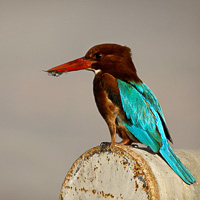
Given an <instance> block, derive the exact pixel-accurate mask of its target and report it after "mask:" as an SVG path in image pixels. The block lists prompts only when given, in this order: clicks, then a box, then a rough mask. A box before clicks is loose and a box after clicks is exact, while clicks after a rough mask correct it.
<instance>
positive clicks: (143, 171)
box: [60, 145, 200, 200]
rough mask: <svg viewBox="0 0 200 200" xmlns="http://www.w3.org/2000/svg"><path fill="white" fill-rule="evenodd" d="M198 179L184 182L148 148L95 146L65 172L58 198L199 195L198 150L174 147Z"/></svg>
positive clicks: (163, 199)
mask: <svg viewBox="0 0 200 200" xmlns="http://www.w3.org/2000/svg"><path fill="white" fill-rule="evenodd" d="M175 153H176V155H177V156H178V157H179V159H180V160H181V161H182V162H183V164H184V165H185V166H186V167H187V168H188V169H189V170H190V171H191V173H192V174H193V175H194V176H195V178H196V179H197V182H196V183H194V184H192V185H187V184H186V183H184V182H183V181H182V179H181V178H179V176H178V175H177V174H176V173H175V172H174V171H173V170H172V169H171V168H170V167H169V165H168V164H167V163H166V162H165V161H164V160H163V159H162V158H161V157H160V156H159V155H157V154H154V153H152V152H151V151H150V150H149V149H147V148H133V147H132V146H124V145H123V146H122V145H117V146H115V147H114V148H113V149H112V150H111V149H110V148H109V146H97V147H94V148H92V149H90V150H88V151H87V152H85V153H84V154H83V155H81V156H80V157H79V158H78V159H77V160H76V162H75V163H74V164H73V166H72V167H71V169H70V170H69V172H68V173H67V175H66V177H65V180H64V182H63V185H62V188H61V193H60V200H79V199H80V200H85V199H87V200H96V199H113V200H117V199H123V200H135V199H137V200H140V199H141V200H145V199H160V200H172V199H180V200H182V199H185V200H190V199H191V200H198V199H200V185H199V184H198V182H199V181H200V151H187V150H175Z"/></svg>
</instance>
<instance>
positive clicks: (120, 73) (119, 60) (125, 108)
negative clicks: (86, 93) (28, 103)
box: [47, 44, 196, 184]
mask: <svg viewBox="0 0 200 200" xmlns="http://www.w3.org/2000/svg"><path fill="white" fill-rule="evenodd" d="M81 69H86V70H91V71H94V72H95V78H94V82H93V91H94V96H95V101H96V104H97V107H98V110H99V112H100V113H101V115H102V117H103V118H104V119H105V121H106V123H107V125H108V128H109V131H110V135H111V148H112V147H113V146H114V145H115V136H116V133H117V134H118V135H119V137H120V138H122V142H121V144H131V143H132V142H136V143H138V142H139V143H143V144H145V145H146V146H149V147H150V148H151V149H152V150H153V152H155V153H160V154H161V155H162V157H163V158H164V159H165V161H166V162H167V163H168V164H169V165H170V166H171V168H172V169H173V170H174V171H175V172H176V173H177V174H178V175H179V176H180V177H181V178H182V179H183V181H185V182H186V183H187V184H191V183H194V182H195V181H196V179H195V178H194V176H193V175H192V174H191V173H190V172H189V170H188V169H187V168H186V167H185V166H184V165H183V164H182V163H181V161H180V160H179V159H178V158H177V156H176V155H175V154H174V152H173V150H172V148H171V147H170V145H169V143H168V140H169V141H170V142H172V138H171V136H170V133H169V130H168V128H167V125H166V121H165V118H164V115H163V112H162V110H161V107H160V105H159V102H158V100H157V98H156V97H155V95H154V94H153V92H152V91H151V90H150V89H149V87H148V86H147V85H146V84H145V83H143V82H142V80H141V79H140V78H139V77H138V75H137V72H136V68H135V66H134V64H133V61H132V58H131V51H130V49H129V48H128V47H126V46H121V45H118V44H100V45H96V46H94V47H92V48H91V49H90V50H89V51H88V52H87V53H86V55H85V56H84V57H82V58H79V59H76V60H74V61H71V62H68V63H65V64H62V65H59V66H57V67H54V68H52V69H49V70H48V71H47V72H48V73H50V74H52V75H55V76H56V75H61V74H62V73H64V72H70V71H76V70H81Z"/></svg>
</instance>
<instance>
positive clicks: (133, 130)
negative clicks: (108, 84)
mask: <svg viewBox="0 0 200 200" xmlns="http://www.w3.org/2000/svg"><path fill="white" fill-rule="evenodd" d="M117 82H118V87H119V91H120V97H121V102H122V107H123V110H124V112H125V113H126V116H127V118H128V119H129V120H130V121H131V122H132V123H126V122H122V123H123V124H124V125H125V126H126V128H127V129H128V130H129V132H130V133H128V134H129V137H130V138H131V135H130V134H133V135H134V136H135V137H136V138H137V139H138V140H139V141H140V142H142V143H143V144H145V145H147V146H149V147H150V148H151V149H152V150H153V151H154V152H158V151H159V149H160V147H161V146H162V139H161V135H160V133H159V132H160V131H159V127H158V126H162V124H161V120H160V117H159V115H158V114H157V115H156V110H155V109H154V107H153V106H152V105H151V103H150V102H149V100H148V99H147V98H145V97H144V96H143V95H142V93H141V92H139V91H138V90H137V88H136V87H134V86H133V85H132V84H129V83H127V82H124V81H121V80H119V79H118V80H117ZM161 128H162V127H161Z"/></svg>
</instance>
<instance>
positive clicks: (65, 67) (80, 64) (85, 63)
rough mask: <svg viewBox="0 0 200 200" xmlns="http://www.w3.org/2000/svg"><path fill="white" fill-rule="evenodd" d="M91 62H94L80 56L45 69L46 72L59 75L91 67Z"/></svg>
mask: <svg viewBox="0 0 200 200" xmlns="http://www.w3.org/2000/svg"><path fill="white" fill-rule="evenodd" d="M92 63H94V61H91V60H87V59H85V58H84V57H82V58H78V59H76V60H73V61H70V62H67V63H65V64H62V65H59V66H56V67H53V68H51V69H49V70H47V72H48V73H50V74H51V75H53V76H59V75H61V74H62V73H64V72H70V71H77V70H81V69H88V68H90V67H91V64H92Z"/></svg>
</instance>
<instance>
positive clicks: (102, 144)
mask: <svg viewBox="0 0 200 200" xmlns="http://www.w3.org/2000/svg"><path fill="white" fill-rule="evenodd" d="M108 145H109V146H110V145H111V143H110V142H102V143H101V144H100V146H108Z"/></svg>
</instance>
